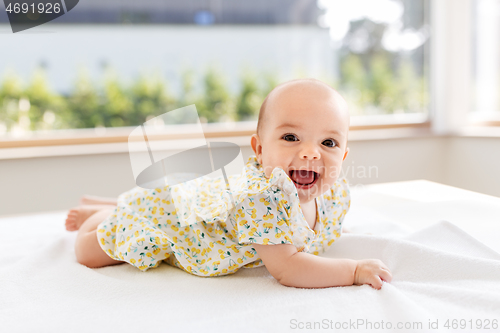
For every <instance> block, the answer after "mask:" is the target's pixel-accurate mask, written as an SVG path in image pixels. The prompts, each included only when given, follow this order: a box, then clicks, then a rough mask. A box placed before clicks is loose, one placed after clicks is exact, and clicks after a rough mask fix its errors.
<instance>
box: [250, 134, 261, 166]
mask: <svg viewBox="0 0 500 333" xmlns="http://www.w3.org/2000/svg"><path fill="white" fill-rule="evenodd" d="M250 145H251V146H252V149H253V152H254V153H255V157H257V161H258V162H259V164H262V144H261V142H260V138H259V135H258V134H254V135H252V138H251V139H250Z"/></svg>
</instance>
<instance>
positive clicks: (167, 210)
mask: <svg viewBox="0 0 500 333" xmlns="http://www.w3.org/2000/svg"><path fill="white" fill-rule="evenodd" d="M229 183H230V187H231V193H229V191H228V190H227V189H226V183H225V182H224V181H223V180H222V179H218V178H208V177H200V178H198V179H195V180H194V181H190V182H187V183H184V184H180V185H175V186H166V187H164V188H158V189H154V190H145V189H142V188H138V187H137V188H134V189H132V190H130V191H128V192H126V193H124V194H122V195H120V196H119V198H118V205H117V207H116V209H115V212H113V213H112V214H111V215H110V216H109V217H108V218H107V219H106V220H105V221H103V222H102V223H101V224H100V225H99V226H98V228H97V229H98V233H97V235H98V238H99V239H98V240H99V244H100V246H101V248H102V249H103V251H104V252H105V253H106V254H108V255H109V256H110V257H111V258H113V259H115V260H121V261H126V262H128V263H129V264H131V265H133V266H135V267H137V268H139V269H140V270H142V271H146V270H148V269H149V268H154V267H157V266H158V265H159V264H160V262H161V261H164V262H166V263H167V264H169V265H172V266H174V267H178V268H180V269H183V270H184V271H186V272H188V273H190V274H194V275H198V276H219V275H227V274H233V273H235V272H236V271H238V269H240V268H241V267H245V268H251V267H259V266H263V263H262V260H261V259H260V258H259V256H258V254H257V251H255V248H254V247H253V244H292V245H294V246H295V247H296V248H297V250H298V251H303V252H307V253H312V254H320V253H322V252H324V251H325V250H326V249H327V248H328V247H329V246H331V245H332V244H333V243H334V242H335V240H336V239H337V238H338V237H340V235H341V233H342V222H343V219H344V217H345V215H346V213H347V211H348V210H349V207H350V192H349V186H348V183H347V181H346V180H345V179H339V180H337V182H335V184H334V186H332V188H331V189H330V190H329V191H327V192H326V193H324V194H322V195H320V196H319V197H317V198H316V206H317V221H316V225H315V229H314V230H311V228H310V227H309V224H308V223H307V222H306V220H305V218H304V215H303V214H302V211H301V209H300V205H299V199H298V195H297V190H296V188H295V186H294V184H293V182H292V181H291V180H290V178H289V177H288V175H287V174H286V173H285V172H284V171H283V170H281V169H279V168H276V169H275V170H274V171H273V173H272V175H271V176H270V177H269V179H267V178H266V177H265V176H264V171H263V169H262V166H261V165H260V164H259V163H258V162H257V160H256V158H255V157H251V158H250V159H249V160H248V162H247V164H246V166H245V168H244V170H243V172H242V173H241V174H239V175H234V176H230V177H229ZM214 193H216V194H217V195H215V194H214ZM231 195H232V196H233V200H234V201H233V200H231ZM233 203H236V207H234V206H233ZM118 213H119V214H118Z"/></svg>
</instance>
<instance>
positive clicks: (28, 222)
mask: <svg viewBox="0 0 500 333" xmlns="http://www.w3.org/2000/svg"><path fill="white" fill-rule="evenodd" d="M349 214H351V213H349ZM349 214H348V217H349V218H346V222H347V223H349V224H350V225H351V228H352V229H353V231H364V232H370V233H372V234H371V235H367V234H344V235H342V237H341V238H340V239H339V240H338V241H337V242H335V243H334V245H333V246H332V248H331V250H329V251H328V252H327V253H326V254H324V256H327V257H331V258H352V259H362V258H378V259H381V260H382V261H383V262H385V263H386V264H387V265H388V266H389V268H390V269H391V271H392V273H393V281H392V283H390V284H389V283H385V284H384V286H383V288H382V289H381V290H375V289H372V288H371V287H370V286H367V285H364V286H349V287H337V288H326V289H298V288H289V287H284V286H282V285H280V284H279V283H278V282H277V281H276V280H275V279H274V278H273V277H272V276H271V275H270V274H269V273H268V271H267V269H266V268H265V267H260V268H253V269H241V270H240V271H239V272H237V273H236V274H235V275H232V276H224V277H217V278H201V277H196V276H192V275H189V274H187V273H185V272H183V271H181V270H179V269H177V268H174V267H171V266H168V265H166V264H162V265H160V267H158V268H156V269H151V270H149V271H147V272H141V271H139V270H138V269H136V268H134V267H132V266H130V265H127V264H124V265H118V266H113V267H105V268H100V269H89V268H87V267H84V266H81V265H79V264H78V263H76V260H75V254H74V249H73V246H74V240H75V236H76V233H69V232H67V231H65V230H64V227H63V224H64V222H63V221H64V214H63V213H57V214H40V215H33V216H26V217H16V218H4V219H0V235H1V242H0V331H1V332H111V331H112V332H150V331H151V332H158V331H159V332H190V331H193V332H194V331H196V332H260V331H265V332H288V331H291V332H297V331H302V330H301V329H300V328H303V330H304V331H308V332H311V331H312V330H311V329H307V328H309V327H310V328H314V327H315V328H316V329H320V328H321V329H323V330H325V331H328V330H335V328H337V329H338V328H339V327H343V328H344V329H345V328H350V329H352V330H353V331H354V330H356V331H364V330H370V326H369V325H370V324H371V325H372V328H373V329H375V328H377V327H378V328H379V329H380V328H381V327H384V328H387V327H388V325H391V327H392V331H395V332H397V331H402V332H412V331H416V330H417V329H416V326H411V325H419V324H418V323H421V325H422V326H421V328H422V329H420V330H419V331H432V332H436V331H438V330H436V329H432V330H431V329H429V323H432V325H434V326H433V327H432V328H436V327H435V325H436V324H437V325H438V327H437V328H439V330H442V331H448V332H449V331H452V323H453V322H452V320H454V319H456V320H460V319H463V320H464V321H465V324H466V325H469V326H467V327H466V328H467V330H458V331H460V332H464V331H470V328H471V327H470V325H472V330H475V329H476V328H477V327H476V326H475V325H478V324H479V323H481V324H482V325H483V326H485V325H489V327H492V325H494V324H493V323H494V322H492V320H497V321H498V320H500V254H498V253H497V252H495V251H493V250H491V249H489V248H488V247H486V246H484V245H482V244H481V243H480V242H478V241H477V240H475V239H474V238H472V237H470V236H469V235H468V234H466V233H465V232H463V231H462V230H461V229H459V228H458V227H456V226H454V225H453V224H451V223H449V222H444V221H443V222H439V223H436V224H433V225H431V226H430V227H428V228H426V229H424V230H420V231H419V232H416V233H409V231H408V230H406V229H404V228H401V227H398V226H397V225H394V224H392V223H390V222H387V221H384V219H383V218H381V217H376V216H375V217H374V215H373V214H370V212H368V211H366V210H365V211H363V212H361V211H358V212H355V211H354V212H352V214H351V215H349ZM447 319H449V320H450V321H449V322H448V324H449V328H450V330H447V329H446V327H445V326H444V325H445V324H446V320H447ZM436 320H437V322H436ZM469 320H472V321H469ZM478 320H480V322H478ZM487 320H489V323H488V322H487ZM382 321H383V323H382ZM464 321H462V322H461V324H463V323H464ZM455 324H457V325H459V324H460V322H459V321H456V322H455ZM381 325H383V326H381ZM398 325H399V327H402V329H400V330H398V329H396V328H397V327H398ZM401 325H402V326H401ZM410 326H411V327H413V328H410ZM405 327H406V328H405ZM456 327H458V326H456ZM489 331H491V330H489Z"/></svg>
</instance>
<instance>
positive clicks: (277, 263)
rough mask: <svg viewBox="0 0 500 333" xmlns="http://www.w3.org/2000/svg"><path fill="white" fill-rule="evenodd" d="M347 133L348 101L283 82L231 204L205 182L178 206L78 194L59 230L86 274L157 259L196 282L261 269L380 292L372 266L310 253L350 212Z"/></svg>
mask: <svg viewBox="0 0 500 333" xmlns="http://www.w3.org/2000/svg"><path fill="white" fill-rule="evenodd" d="M348 129H349V114H348V111H347V105H346V102H345V101H344V99H343V98H342V97H341V96H340V95H339V94H338V93H337V92H336V91H335V90H334V89H332V88H331V87H330V86H328V85H327V84H325V83H323V82H321V81H318V80H313V79H300V80H293V81H289V82H286V83H284V84H281V85H279V86H277V87H276V88H275V89H274V90H272V91H271V92H270V93H269V95H268V96H267V97H266V99H265V100H264V103H263V104H262V106H261V109H260V114H259V121H258V124H257V134H254V135H253V136H252V138H251V146H252V149H253V151H254V152H255V156H253V157H251V158H250V159H249V160H248V163H247V164H246V166H245V168H244V170H243V172H242V174H240V175H235V176H231V177H230V178H231V179H230V180H231V181H230V183H231V184H232V185H231V190H232V191H233V192H234V195H235V197H236V199H237V200H236V202H237V204H236V207H233V206H232V205H230V204H228V203H227V202H225V200H224V198H225V197H224V196H222V197H221V199H219V200H213V199H214V196H210V194H207V192H210V190H213V189H222V190H223V188H222V187H223V186H225V183H224V181H221V179H217V178H206V177H202V178H200V179H199V180H198V182H197V183H196V186H195V187H194V188H195V190H194V192H189V195H191V196H194V197H195V199H196V200H182V198H180V197H178V194H177V191H175V192H176V193H174V191H173V190H172V187H168V186H166V187H164V188H157V189H154V190H146V189H142V188H139V187H137V188H134V189H132V190H131V191H128V192H126V193H124V194H122V195H120V196H119V198H118V200H117V201H116V200H104V199H96V198H94V199H92V198H89V197H84V198H83V199H82V205H81V206H79V207H76V208H74V209H72V210H71V211H70V212H69V214H68V218H67V220H66V229H67V230H70V231H72V230H79V232H78V236H77V240H76V245H75V253H76V257H77V260H78V262H79V263H81V264H83V265H85V266H87V267H91V268H97V267H103V266H109V265H115V264H120V263H123V262H127V263H129V264H131V265H133V266H135V267H137V268H139V269H141V270H143V271H145V270H147V269H149V268H153V267H157V266H158V265H159V264H160V263H161V262H162V261H164V262H166V263H168V264H170V265H172V266H175V267H178V268H180V269H183V270H185V271H186V272H189V273H191V274H194V275H198V276H220V275H227V274H233V273H235V272H236V271H238V270H239V269H240V268H242V267H244V268H250V267H259V266H264V265H265V267H266V268H267V269H268V271H269V272H270V274H271V275H272V276H273V277H274V278H275V279H276V280H277V281H279V283H281V284H282V285H285V286H291V287H301V288H323V287H334V286H349V285H353V284H354V285H361V284H368V285H371V286H372V287H373V288H376V289H380V288H381V287H382V282H383V281H386V282H390V281H391V279H392V275H391V273H390V271H389V269H388V268H387V266H386V265H384V264H383V263H382V262H381V261H380V260H377V259H366V260H351V259H332V258H325V257H320V256H318V254H320V253H322V252H324V251H325V250H326V249H327V248H328V247H330V246H331V245H332V244H333V243H334V241H335V240H336V239H338V237H340V234H341V233H342V222H343V220H344V217H345V214H346V213H347V211H348V209H349V206H350V194H349V189H348V185H347V182H346V181H345V179H339V175H340V171H341V166H342V162H343V161H344V159H345V158H346V156H347V154H348V152H349V148H347V133H348ZM234 184H240V185H241V184H243V186H240V188H238V185H234ZM180 192H181V191H180ZM183 193H186V192H185V191H184V192H183ZM174 202H175V204H174ZM185 202H189V203H190V206H188V207H187V208H188V209H181V210H182V211H184V212H186V211H187V212H189V214H191V213H192V212H196V214H197V216H198V217H200V216H201V217H202V219H201V220H199V221H198V222H196V223H190V224H186V223H181V218H180V214H181V213H179V205H181V203H182V204H184V203H185ZM176 205H177V206H176ZM186 205H187V204H186ZM184 214H187V213H184Z"/></svg>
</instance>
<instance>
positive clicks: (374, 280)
mask: <svg viewBox="0 0 500 333" xmlns="http://www.w3.org/2000/svg"><path fill="white" fill-rule="evenodd" d="M370 280H371V282H370V283H369V284H370V286H372V287H373V288H375V289H378V290H379V289H381V288H382V280H380V277H378V276H377V275H373V276H372V278H371V279H370Z"/></svg>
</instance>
